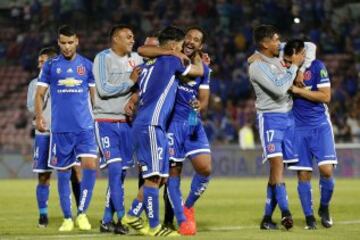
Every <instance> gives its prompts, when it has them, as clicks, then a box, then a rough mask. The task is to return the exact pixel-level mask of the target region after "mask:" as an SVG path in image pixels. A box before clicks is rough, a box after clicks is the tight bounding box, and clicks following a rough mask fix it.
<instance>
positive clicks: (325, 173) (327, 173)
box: [319, 165, 333, 178]
mask: <svg viewBox="0 0 360 240" xmlns="http://www.w3.org/2000/svg"><path fill="white" fill-rule="evenodd" d="M319 170H320V176H321V177H324V178H331V177H332V175H333V166H332V165H322V166H319Z"/></svg>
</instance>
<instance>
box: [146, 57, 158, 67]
mask: <svg viewBox="0 0 360 240" xmlns="http://www.w3.org/2000/svg"><path fill="white" fill-rule="evenodd" d="M155 62H156V58H155V59H149V60H147V62H146V63H145V64H146V65H153V64H154V63H155Z"/></svg>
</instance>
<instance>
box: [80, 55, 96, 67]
mask: <svg viewBox="0 0 360 240" xmlns="http://www.w3.org/2000/svg"><path fill="white" fill-rule="evenodd" d="M78 58H79V61H80V63H82V64H84V65H85V67H86V68H88V69H92V64H93V62H92V61H91V60H90V59H88V58H87V57H85V56H83V55H81V54H78Z"/></svg>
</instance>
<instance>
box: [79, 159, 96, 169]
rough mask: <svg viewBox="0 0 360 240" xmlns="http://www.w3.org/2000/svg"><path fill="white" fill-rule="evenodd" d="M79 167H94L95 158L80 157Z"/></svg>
mask: <svg viewBox="0 0 360 240" xmlns="http://www.w3.org/2000/svg"><path fill="white" fill-rule="evenodd" d="M81 167H82V168H83V169H96V159H95V158H88V157H86V158H82V159H81Z"/></svg>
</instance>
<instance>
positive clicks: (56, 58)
mask: <svg viewBox="0 0 360 240" xmlns="http://www.w3.org/2000/svg"><path fill="white" fill-rule="evenodd" d="M60 60H61V55H57V56H54V57H50V58H49V59H48V60H46V62H45V63H44V65H47V66H51V65H53V64H55V63H58V62H60Z"/></svg>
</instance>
